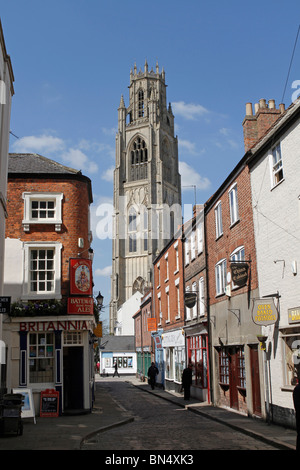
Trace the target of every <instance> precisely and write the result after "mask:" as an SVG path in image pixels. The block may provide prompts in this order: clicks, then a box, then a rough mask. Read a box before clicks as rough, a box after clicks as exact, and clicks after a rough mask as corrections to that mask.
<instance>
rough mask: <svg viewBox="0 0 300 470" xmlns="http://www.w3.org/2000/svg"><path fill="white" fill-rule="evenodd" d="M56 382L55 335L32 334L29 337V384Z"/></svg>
mask: <svg viewBox="0 0 300 470" xmlns="http://www.w3.org/2000/svg"><path fill="white" fill-rule="evenodd" d="M53 381H54V335H53V333H30V335H29V382H30V383H43V382H53Z"/></svg>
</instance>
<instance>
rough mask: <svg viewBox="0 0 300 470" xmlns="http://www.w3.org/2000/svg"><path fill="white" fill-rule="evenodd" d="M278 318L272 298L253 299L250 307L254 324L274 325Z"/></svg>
mask: <svg viewBox="0 0 300 470" xmlns="http://www.w3.org/2000/svg"><path fill="white" fill-rule="evenodd" d="M277 319H278V311H277V308H276V307H275V304H274V300H273V298H270V299H255V300H254V305H253V309H252V320H253V321H254V323H256V325H260V326H267V325H274V323H276V321H277Z"/></svg>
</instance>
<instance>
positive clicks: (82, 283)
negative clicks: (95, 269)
mask: <svg viewBox="0 0 300 470" xmlns="http://www.w3.org/2000/svg"><path fill="white" fill-rule="evenodd" d="M92 293H93V280H92V261H91V260H90V259H81V258H80V259H79V258H71V259H70V294H71V295H92Z"/></svg>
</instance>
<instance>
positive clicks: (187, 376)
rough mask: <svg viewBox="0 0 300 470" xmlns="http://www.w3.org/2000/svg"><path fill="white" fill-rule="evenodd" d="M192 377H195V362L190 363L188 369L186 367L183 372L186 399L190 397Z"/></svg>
mask: <svg viewBox="0 0 300 470" xmlns="http://www.w3.org/2000/svg"><path fill="white" fill-rule="evenodd" d="M192 377H193V364H191V363H190V364H189V365H188V367H187V368H186V369H184V371H183V373H182V388H183V389H184V399H185V400H189V399H190V388H191V385H192Z"/></svg>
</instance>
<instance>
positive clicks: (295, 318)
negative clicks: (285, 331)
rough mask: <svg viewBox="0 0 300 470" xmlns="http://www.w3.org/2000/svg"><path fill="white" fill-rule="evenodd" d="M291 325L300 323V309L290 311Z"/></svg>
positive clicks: (290, 309)
mask: <svg viewBox="0 0 300 470" xmlns="http://www.w3.org/2000/svg"><path fill="white" fill-rule="evenodd" d="M288 318H289V320H288V321H289V324H291V323H300V307H295V308H289V309H288Z"/></svg>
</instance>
